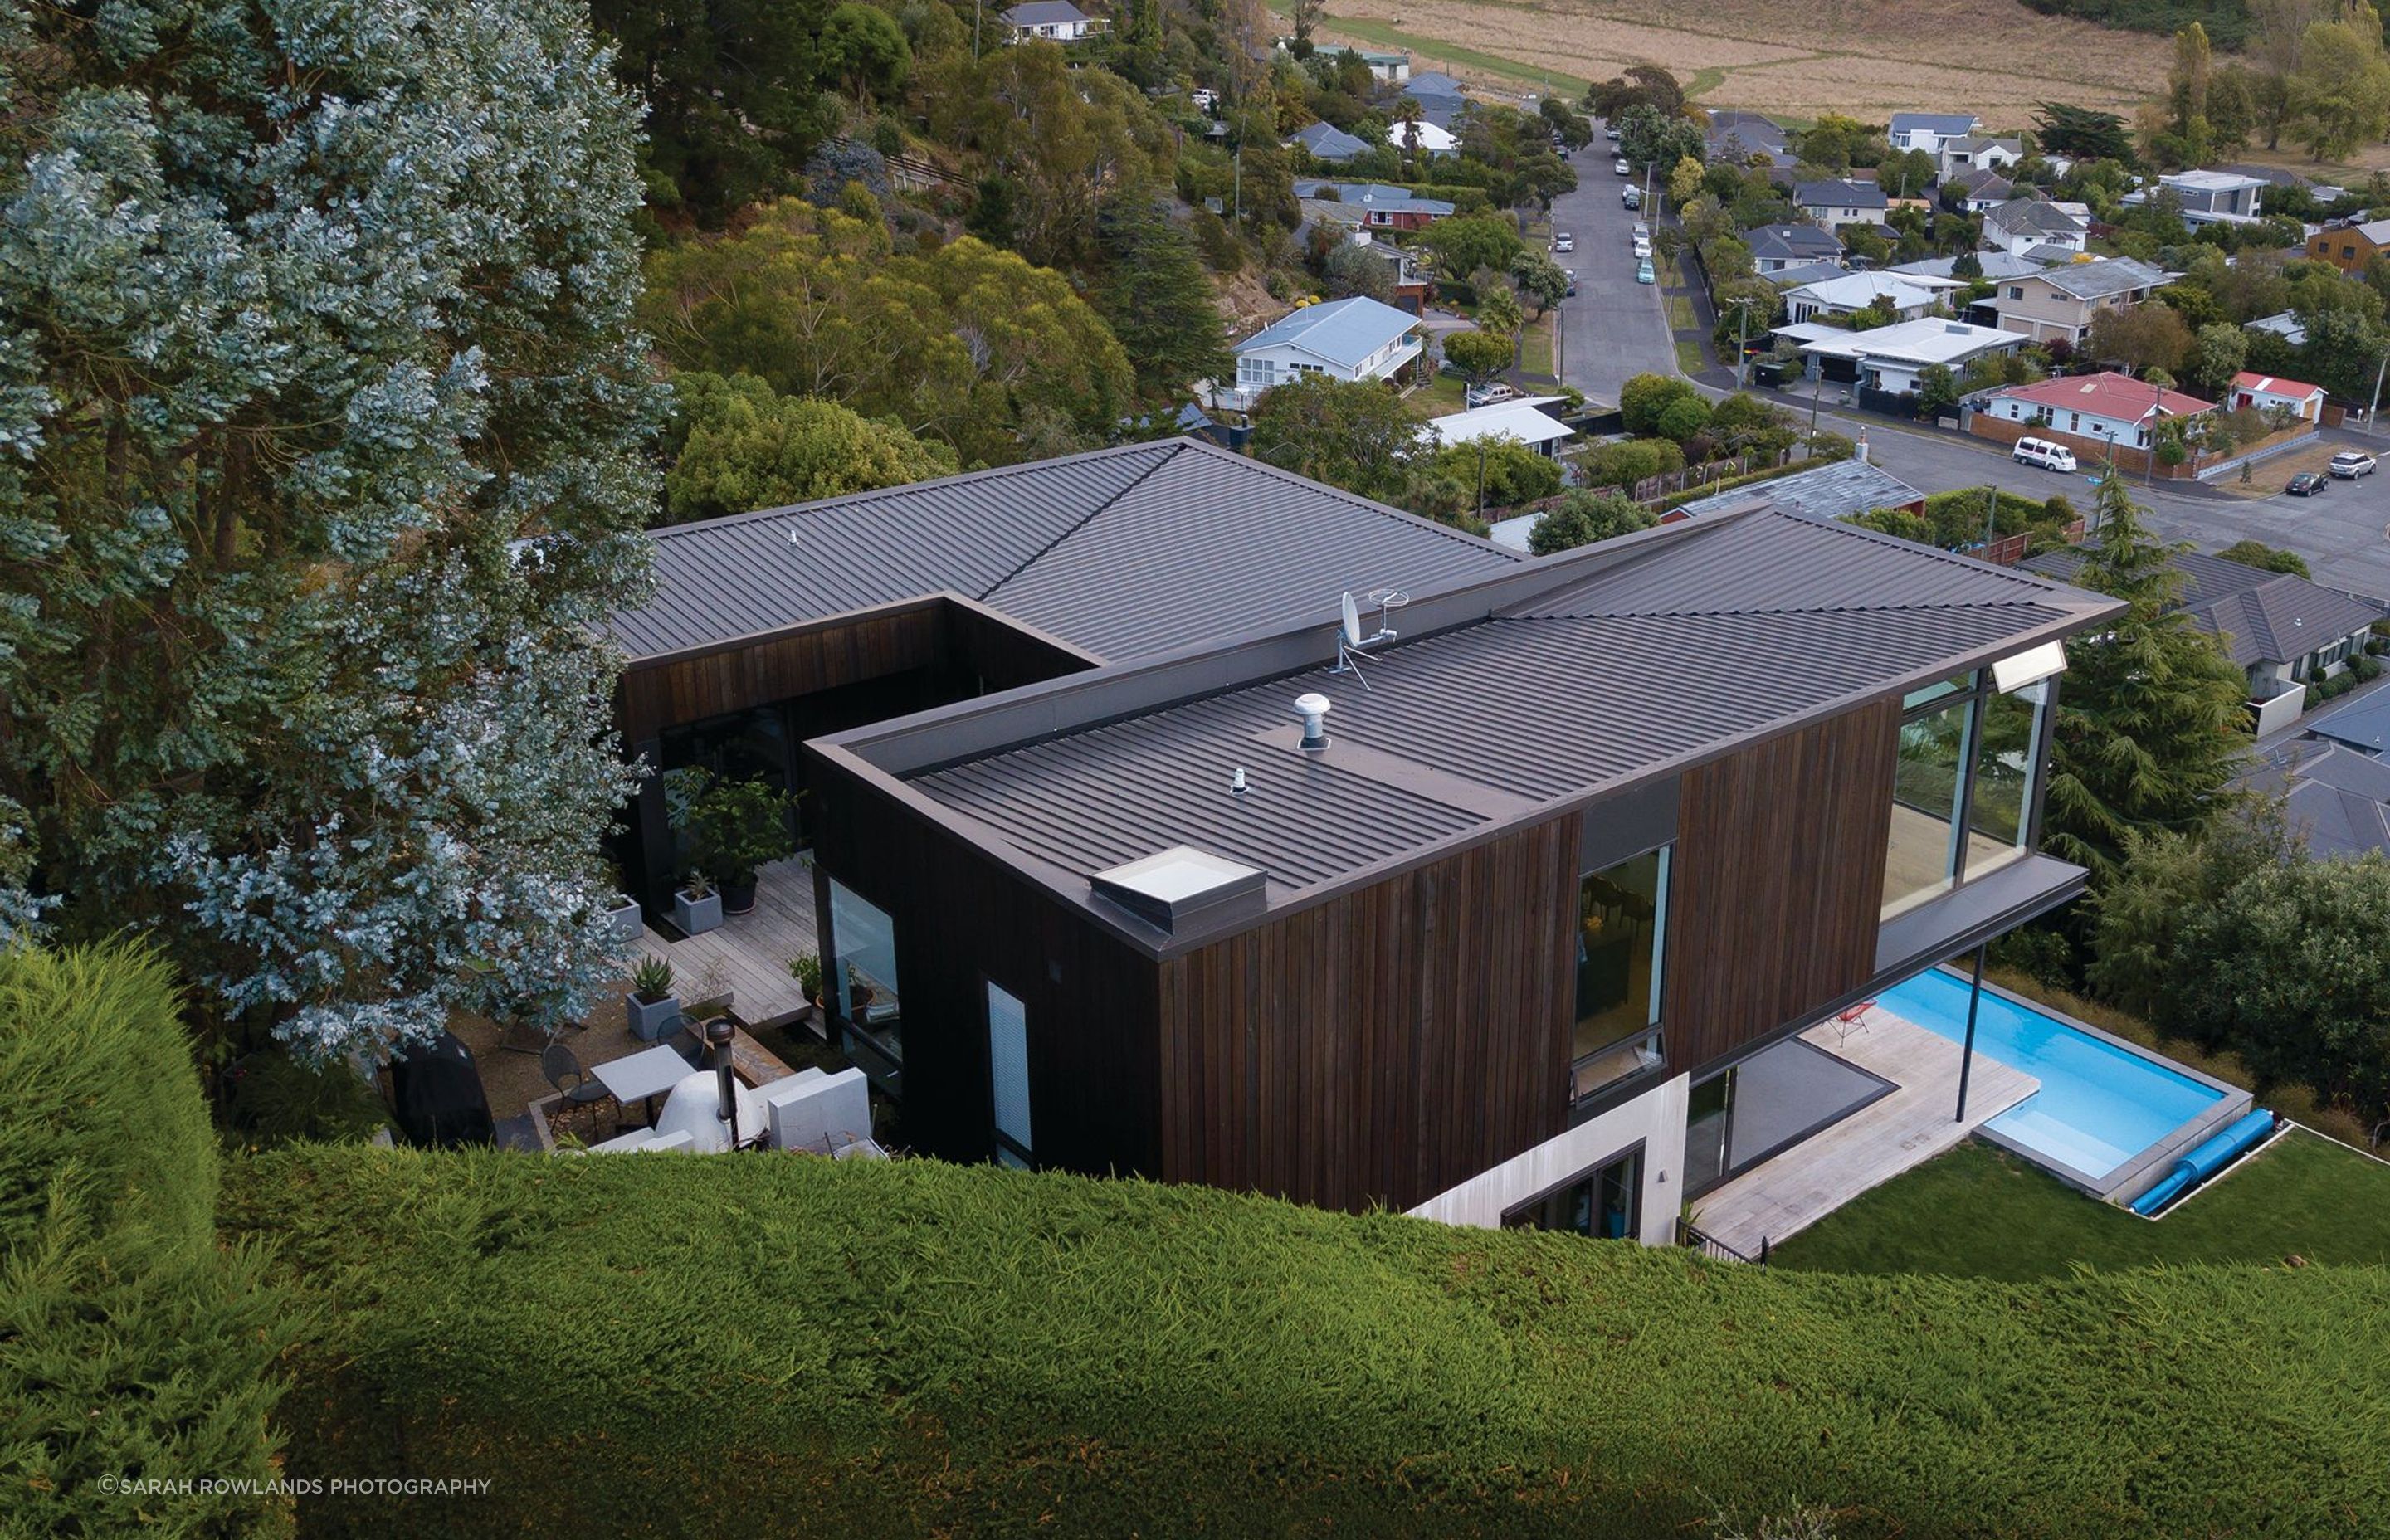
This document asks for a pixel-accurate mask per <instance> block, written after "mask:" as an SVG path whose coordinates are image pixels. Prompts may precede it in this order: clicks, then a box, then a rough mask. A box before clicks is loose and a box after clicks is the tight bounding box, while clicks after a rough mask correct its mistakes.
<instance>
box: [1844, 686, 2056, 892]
mask: <svg viewBox="0 0 2390 1540" xmlns="http://www.w3.org/2000/svg"><path fill="white" fill-rule="evenodd" d="M2049 696H2050V690H2049V686H2048V685H2046V684H2042V685H2031V686H2027V687H2024V688H2023V689H2021V690H2019V691H2017V692H2016V693H2015V694H2012V695H2002V694H2000V693H1999V692H1998V691H1997V690H1994V689H1992V688H1991V687H1990V685H1989V675H1988V674H1985V675H1982V676H1967V677H1961V678H1958V679H1951V680H1945V681H1942V682H1940V683H1937V684H1934V685H1930V686H1928V687H1925V688H1923V689H1921V690H1911V691H1910V692H1909V694H1908V699H1907V700H1906V701H1905V702H1904V704H1905V705H1906V706H1907V707H1908V714H1907V715H1906V716H1904V717H1903V718H1902V719H1901V724H1900V749H1899V761H1898V764H1896V765H1895V768H1894V774H1893V792H1892V828H1891V836H1890V845H1889V848H1888V851H1887V854H1886V858H1885V861H1884V868H1883V914H1884V918H1887V919H1889V918H1892V917H1893V916H1895V915H1897V914H1899V913H1901V912H1902V911H1904V910H1907V909H1909V908H1912V907H1914V906H1916V905H1919V904H1921V903H1923V902H1924V901H1926V900H1927V899H1929V898H1933V897H1934V896H1936V895H1937V894H1940V893H1945V892H1949V890H1950V889H1951V888H1952V887H1954V886H1955V885H1957V884H1958V883H1960V882H1961V881H1964V880H1966V879H1969V878H1974V877H1980V876H1982V875H1984V874H1985V872H1988V871H1992V870H1994V869H1996V868H1998V867H1999V866H2005V865H2007V864H2008V863H2009V862H2011V861H2014V860H2016V859H2018V858H2019V857H2021V856H2023V855H2024V853H2025V844H2026V841H2027V840H2028V839H2030V838H2031V835H2032V830H2033V803H2034V797H2035V794H2036V791H2037V783H2036V777H2037V776H2038V775H2039V773H2040V767H2041V759H2042V748H2043V738H2044V735H2045V734H2047V732H2048V731H2049Z"/></svg>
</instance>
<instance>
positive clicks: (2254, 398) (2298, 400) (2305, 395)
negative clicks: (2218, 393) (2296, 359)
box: [2225, 369, 2324, 426]
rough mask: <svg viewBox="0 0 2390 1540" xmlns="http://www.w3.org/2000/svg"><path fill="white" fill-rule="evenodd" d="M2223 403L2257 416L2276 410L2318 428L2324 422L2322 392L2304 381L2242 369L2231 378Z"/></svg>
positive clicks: (2317, 387) (2321, 389)
mask: <svg viewBox="0 0 2390 1540" xmlns="http://www.w3.org/2000/svg"><path fill="white" fill-rule="evenodd" d="M2225 400H2226V402H2227V403H2228V404H2229V405H2230V406H2231V407H2232V408H2233V409H2234V410H2236V411H2237V410H2239V409H2240V408H2241V407H2243V406H2248V407H2254V408H2255V410H2257V411H2260V412H2270V411H2273V410H2274V409H2276V408H2277V407H2279V408H2281V410H2283V411H2285V412H2288V413H2290V414H2291V416H2293V417H2296V418H2298V419H2299V420H2300V421H2301V422H2312V423H2315V424H2317V425H2319V426H2320V425H2321V424H2322V422H2323V401H2324V389H2323V387H2322V386H2320V385H2310V384H2308V383H2307V382H2306V380H2303V379H2281V377H2280V376H2277V375H2269V374H2257V373H2255V372H2253V371H2251V370H2248V369H2243V370H2242V371H2241V372H2240V373H2239V374H2236V375H2234V376H2233V377H2232V388H2231V389H2230V390H2229V391H2226V392H2225Z"/></svg>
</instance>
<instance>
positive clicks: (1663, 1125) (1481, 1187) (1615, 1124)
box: [1410, 1075, 1692, 1246]
mask: <svg viewBox="0 0 2390 1540" xmlns="http://www.w3.org/2000/svg"><path fill="white" fill-rule="evenodd" d="M1691 1084H1692V1081H1691V1079H1690V1077H1689V1076H1686V1075H1678V1076H1677V1078H1676V1079H1674V1080H1671V1081H1669V1082H1668V1083H1666V1084H1664V1085H1659V1086H1655V1087H1653V1088H1652V1089H1651V1090H1650V1091H1647V1092H1645V1093H1644V1094H1643V1095H1641V1096H1639V1097H1636V1098H1635V1099H1634V1100H1633V1101H1630V1102H1626V1103H1624V1104H1623V1105H1621V1106H1617V1107H1613V1108H1612V1109H1611V1110H1609V1111H1607V1112H1604V1113H1602V1114H1601V1115H1600V1117H1597V1118H1592V1119H1588V1120H1587V1121H1586V1122H1585V1123H1579V1124H1578V1125H1577V1126H1576V1127H1574V1128H1572V1129H1570V1130H1569V1131H1568V1132H1567V1133H1565V1134H1562V1135H1561V1136H1559V1137H1557V1138H1552V1139H1547V1140H1545V1141H1544V1142H1543V1143H1542V1144H1539V1145H1537V1146H1536V1147H1535V1148H1534V1149H1530V1150H1528V1151H1527V1152H1526V1153H1525V1154H1523V1155H1517V1156H1513V1157H1512V1158H1511V1159H1510V1160H1508V1161H1503V1162H1502V1163H1501V1164H1500V1165H1497V1166H1494V1167H1491V1168H1490V1169H1488V1170H1485V1171H1482V1172H1479V1173H1478V1174H1476V1175H1474V1176H1472V1177H1471V1178H1470V1179H1469V1180H1467V1181H1465V1182H1463V1183H1461V1184H1459V1185H1458V1187H1447V1188H1446V1189H1445V1190H1444V1191H1442V1192H1440V1193H1438V1194H1436V1195H1435V1196H1434V1197H1433V1198H1431V1199H1429V1200H1427V1201H1426V1202H1424V1203H1421V1204H1420V1206H1419V1207H1417V1208H1415V1209H1413V1210H1411V1211H1410V1212H1411V1213H1412V1215H1413V1216H1414V1217H1416V1218H1420V1219H1437V1220H1442V1221H1443V1222H1444V1223H1445V1224H1446V1225H1475V1226H1479V1227H1481V1228H1484V1229H1489V1230H1490V1229H1497V1228H1499V1227H1500V1226H1501V1224H1502V1215H1503V1213H1504V1212H1505V1211H1506V1210H1510V1209H1515V1208H1517V1207H1518V1206H1519V1205H1520V1204H1522V1203H1524V1202H1525V1201H1527V1200H1529V1199H1531V1198H1535V1197H1538V1196H1540V1195H1541V1194H1543V1193H1547V1192H1549V1191H1551V1190H1552V1189H1553V1188H1554V1187H1561V1186H1564V1185H1565V1184H1567V1183H1569V1182H1571V1181H1573V1180H1574V1179H1575V1178H1577V1177H1579V1176H1582V1175H1584V1174H1586V1173H1587V1172H1588V1171H1591V1170H1593V1169H1594V1168H1595V1167H1597V1166H1600V1165H1606V1164H1608V1163H1609V1162H1610V1161H1612V1160H1613V1159H1615V1158H1616V1157H1617V1156H1619V1155H1620V1154H1622V1153H1624V1152H1625V1151H1626V1150H1627V1149H1631V1148H1632V1147H1633V1146H1634V1145H1635V1143H1636V1142H1637V1141H1638V1140H1640V1141H1641V1142H1642V1145H1643V1232H1642V1240H1643V1244H1645V1245H1646V1246H1672V1245H1674V1244H1676V1240H1677V1210H1678V1209H1679V1208H1680V1207H1681V1206H1682V1203H1683V1200H1684V1177H1685V1107H1686V1098H1687V1096H1688V1094H1689V1092H1690V1087H1691Z"/></svg>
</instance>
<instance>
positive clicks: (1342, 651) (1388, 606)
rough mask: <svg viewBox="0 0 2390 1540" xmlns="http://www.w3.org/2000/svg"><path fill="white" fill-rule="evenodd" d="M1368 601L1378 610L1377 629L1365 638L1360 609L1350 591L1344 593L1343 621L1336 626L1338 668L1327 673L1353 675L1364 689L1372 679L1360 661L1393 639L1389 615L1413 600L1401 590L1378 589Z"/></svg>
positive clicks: (1372, 592) (1392, 628)
mask: <svg viewBox="0 0 2390 1540" xmlns="http://www.w3.org/2000/svg"><path fill="white" fill-rule="evenodd" d="M1369 602H1370V603H1371V604H1374V605H1376V606H1377V607H1378V629H1377V630H1376V631H1374V632H1372V633H1370V634H1369V635H1362V633H1361V607H1360V606H1359V605H1357V604H1356V603H1354V602H1353V593H1352V590H1351V589H1349V588H1348V589H1346V590H1345V591H1344V593H1343V596H1342V603H1343V611H1344V613H1343V619H1342V620H1341V621H1340V622H1338V623H1337V626H1336V666H1335V667H1334V668H1332V669H1330V670H1329V671H1328V672H1329V673H1330V674H1351V675H1353V676H1354V677H1355V678H1356V679H1358V680H1360V681H1361V687H1362V688H1363V689H1368V687H1369V679H1368V675H1367V674H1363V673H1362V672H1361V659H1362V658H1363V657H1364V656H1366V655H1367V654H1368V650H1369V649H1370V648H1373V647H1376V646H1377V645H1378V644H1379V643H1381V642H1391V641H1393V640H1394V627H1392V626H1390V625H1388V624H1387V623H1386V614H1387V612H1388V611H1389V610H1400V609H1401V608H1402V607H1403V606H1404V605H1407V604H1408V603H1410V602H1411V597H1410V596H1409V595H1408V594H1406V593H1404V592H1403V591H1402V590H1401V589H1399V588H1375V589H1372V590H1370V592H1369Z"/></svg>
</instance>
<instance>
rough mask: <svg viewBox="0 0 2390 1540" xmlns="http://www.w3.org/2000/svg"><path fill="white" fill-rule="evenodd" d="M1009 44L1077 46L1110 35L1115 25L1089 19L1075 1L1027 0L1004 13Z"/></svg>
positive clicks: (1094, 18)
mask: <svg viewBox="0 0 2390 1540" xmlns="http://www.w3.org/2000/svg"><path fill="white" fill-rule="evenodd" d="M1004 25H1005V28H1006V37H1005V41H1007V42H1009V43H1030V42H1036V41H1043V42H1047V43H1076V42H1078V41H1079V40H1080V39H1082V38H1086V37H1093V36H1095V35H1097V34H1098V33H1099V32H1109V31H1110V30H1111V22H1109V21H1106V20H1103V19H1099V18H1097V17H1092V16H1089V15H1088V14H1087V13H1086V12H1085V11H1083V10H1081V9H1080V8H1079V7H1078V6H1074V5H1073V4H1071V0H1026V3H1025V4H1023V5H1019V6H1013V7H1012V8H1011V9H1010V10H1009V11H1006V12H1005V13H1004Z"/></svg>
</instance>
